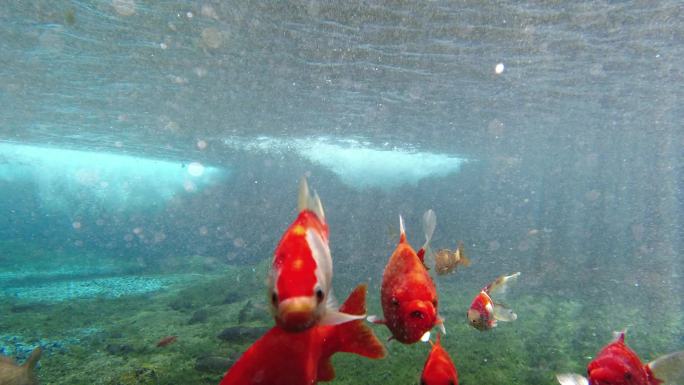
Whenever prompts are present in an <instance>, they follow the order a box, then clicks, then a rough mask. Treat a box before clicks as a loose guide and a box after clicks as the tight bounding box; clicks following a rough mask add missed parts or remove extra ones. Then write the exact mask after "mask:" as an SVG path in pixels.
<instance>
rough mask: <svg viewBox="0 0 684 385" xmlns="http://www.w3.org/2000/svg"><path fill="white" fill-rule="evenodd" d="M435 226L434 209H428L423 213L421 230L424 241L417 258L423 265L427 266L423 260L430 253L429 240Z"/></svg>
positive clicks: (435, 216)
mask: <svg viewBox="0 0 684 385" xmlns="http://www.w3.org/2000/svg"><path fill="white" fill-rule="evenodd" d="M436 226H437V215H435V212H434V210H432V209H430V210H428V211H426V212H425V213H424V214H423V232H424V233H425V243H424V244H423V247H421V248H420V250H418V253H416V254H417V255H418V258H420V260H421V261H422V262H423V265H425V267H426V268H427V264H426V262H425V256H426V255H428V256H430V255H431V253H432V252H431V250H430V241H431V240H432V234H434V232H435V227H436Z"/></svg>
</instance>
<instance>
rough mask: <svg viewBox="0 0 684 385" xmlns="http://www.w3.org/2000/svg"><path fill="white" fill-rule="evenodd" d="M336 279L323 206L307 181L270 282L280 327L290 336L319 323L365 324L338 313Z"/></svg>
mask: <svg viewBox="0 0 684 385" xmlns="http://www.w3.org/2000/svg"><path fill="white" fill-rule="evenodd" d="M332 276H333V271H332V257H331V255H330V247H329V246H328V224H327V223H326V221H325V213H324V212H323V205H322V204H321V200H320V198H319V197H318V195H317V194H316V193H315V192H314V193H313V195H312V194H310V193H309V187H308V185H307V183H306V179H305V178H302V180H301V182H300V185H299V215H298V216H297V219H295V221H294V222H293V223H292V224H291V225H290V227H288V229H287V230H286V231H285V233H284V234H283V237H282V238H281V240H280V243H279V244H278V246H277V247H276V250H275V253H274V255H273V264H272V268H271V272H270V275H269V279H268V287H269V292H270V296H271V310H272V312H273V314H274V316H275V320H276V323H277V324H278V325H279V326H280V327H282V328H283V329H284V330H287V331H301V330H304V329H307V328H310V327H312V326H313V325H315V324H317V323H321V324H322V325H334V324H339V323H344V322H349V321H353V320H356V319H359V318H363V317H364V316H361V315H356V316H352V315H349V314H344V313H341V312H338V311H337V310H336V304H335V300H334V297H333V295H332V292H331V284H332Z"/></svg>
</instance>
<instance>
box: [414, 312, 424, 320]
mask: <svg viewBox="0 0 684 385" xmlns="http://www.w3.org/2000/svg"><path fill="white" fill-rule="evenodd" d="M411 317H413V318H419V319H423V318H425V315H424V314H423V312H421V311H418V310H414V311H412V312H411Z"/></svg>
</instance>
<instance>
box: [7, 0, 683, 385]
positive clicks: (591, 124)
mask: <svg viewBox="0 0 684 385" xmlns="http://www.w3.org/2000/svg"><path fill="white" fill-rule="evenodd" d="M683 18H684V16H683V14H682V6H681V4H679V3H678V2H675V1H666V2H659V3H657V4H651V3H638V2H600V3H597V2H579V3H564V2H532V3H527V4H518V3H515V2H484V3H483V2H458V3H455V2H442V1H430V2H391V3H384V4H383V3H372V2H363V3H357V4H332V3H325V2H318V1H302V2H296V1H292V2H272V3H248V2H239V1H238V2H213V1H206V2H194V1H188V2H178V1H164V2H148V1H141V0H111V1H30V2H8V3H7V4H2V5H0V24H1V25H2V26H3V28H0V78H2V79H3V80H2V82H0V188H1V191H2V193H1V195H0V210H1V211H0V212H1V213H2V215H0V315H1V316H0V353H1V354H3V355H6V356H10V357H12V358H14V359H17V360H18V361H19V362H21V361H23V360H24V359H25V358H26V357H27V356H28V354H29V353H30V351H31V350H32V349H33V348H34V347H36V346H42V347H43V350H44V353H43V356H42V358H41V361H40V362H41V364H40V367H39V368H38V369H37V371H36V372H37V374H38V376H39V379H40V383H41V384H107V385H109V384H112V385H113V384H136V383H139V384H148V383H149V384H177V383H184V384H218V382H219V381H220V379H221V378H222V375H223V373H224V372H225V368H226V367H227V366H229V364H230V362H228V363H221V362H219V361H220V360H226V359H228V358H230V359H233V360H234V359H235V358H236V357H237V356H239V354H240V353H241V352H243V351H244V350H245V349H246V348H247V347H248V346H249V345H250V343H251V342H252V341H253V338H252V339H250V338H244V339H237V340H236V339H231V338H232V337H230V338H228V337H226V338H228V339H227V340H226V339H221V338H218V337H217V336H218V335H219V334H221V333H222V331H224V329H226V328H229V327H234V326H243V327H254V328H264V327H270V326H271V325H272V319H271V317H270V316H269V313H268V298H267V295H266V294H265V283H264V281H265V278H266V274H267V269H268V262H269V261H270V258H271V256H272V253H273V250H274V249H275V246H276V244H277V242H278V240H279V239H280V237H281V235H282V233H283V231H284V230H285V229H286V227H287V226H288V225H289V224H290V223H291V222H292V221H293V220H294V218H295V216H296V206H297V187H298V181H299V178H300V177H301V176H302V175H308V177H309V183H310V185H311V187H313V188H315V189H316V190H317V191H318V193H319V195H320V196H321V199H322V201H323V205H324V206H325V210H326V217H327V219H328V221H329V225H330V231H331V233H330V247H331V251H332V255H333V260H334V274H335V278H334V284H333V286H334V288H335V292H336V293H337V296H338V297H339V298H344V297H346V295H347V293H349V292H350V290H351V289H352V288H353V287H354V286H356V284H358V283H361V282H365V283H368V284H369V298H368V302H369V303H368V306H369V313H372V314H379V312H381V310H380V296H379V286H380V280H381V277H382V271H383V268H384V265H385V264H386V262H387V260H388V258H389V256H390V254H391V253H392V251H393V249H394V247H395V245H396V242H397V237H398V216H399V214H401V215H402V216H403V217H404V219H405V220H406V225H407V233H408V238H409V241H410V242H411V243H412V244H413V245H414V246H416V247H418V246H419V245H420V244H422V242H423V234H422V229H421V225H420V218H421V217H422V213H423V212H424V211H425V210H427V209H429V208H432V209H434V210H435V212H436V214H437V230H436V232H435V237H434V238H433V247H434V248H436V249H440V248H455V247H456V244H457V242H458V241H459V240H461V241H463V242H464V244H465V249H466V252H467V254H468V256H469V257H470V258H471V260H472V266H470V267H467V268H459V269H458V271H457V273H456V274H454V275H449V276H443V277H442V276H440V277H436V278H435V281H436V283H437V286H438V290H439V295H440V298H441V300H440V303H441V305H440V306H441V312H442V313H443V315H444V317H445V318H446V326H447V332H448V334H447V336H446V337H445V338H444V340H443V343H444V345H445V347H446V348H447V350H448V351H449V353H450V354H451V355H452V357H453V359H454V361H455V363H456V366H457V368H458V370H459V375H460V379H461V383H462V384H472V383H476V382H477V383H487V384H518V383H520V384H522V383H525V384H553V383H555V380H554V377H553V374H554V373H556V372H568V371H574V372H580V373H583V372H584V370H585V369H584V368H585V366H586V364H587V363H588V362H589V360H590V359H591V358H592V357H594V356H595V354H596V352H598V350H599V349H600V348H601V347H602V346H603V345H605V344H606V343H607V342H608V341H610V339H611V332H612V331H613V330H622V329H624V328H627V329H628V334H627V342H628V344H629V345H630V346H631V347H633V348H634V349H635V350H636V352H637V353H639V355H640V356H641V357H642V359H643V360H644V361H649V360H651V359H654V358H656V357H657V356H659V355H662V354H664V353H667V352H672V351H677V350H682V349H684V329H683V327H682V325H684V319H683V318H684V316H683V314H684V303H683V302H682V296H681V293H682V291H683V290H684V280H683V279H682V266H683V262H682V254H681V251H682V246H683V244H684V243H683V241H684V235H683V234H684V231H683V230H682V226H683V223H682V222H683V218H684V204H683V203H682V202H684V195H683V193H682V185H683V181H684V171H683V170H684V169H683V165H682V162H683V160H684V156H683V155H684V153H683V152H682V148H684V129H682V127H681V121H682V118H683V117H684V110H683V109H682V104H681V102H680V100H681V99H682V97H683V96H684V95H682V93H683V91H682V87H681V83H682V79H683V73H682V68H681V63H680V61H681V58H682V57H684V27H683V26H684V20H683ZM515 271H520V272H521V273H522V274H521V277H520V279H519V281H518V282H516V284H515V286H513V287H512V288H511V289H510V290H509V293H508V295H507V297H506V303H507V304H508V305H510V306H511V307H512V308H513V309H514V310H515V311H516V313H517V314H518V317H519V318H518V320H516V321H515V322H512V323H507V324H503V323H502V324H501V325H499V326H498V327H497V328H496V329H494V330H492V331H490V332H487V333H480V332H478V331H477V330H475V329H473V328H471V327H469V326H468V325H467V323H466V319H465V312H466V309H467V307H468V305H469V304H470V301H471V300H472V298H473V297H474V296H475V294H476V293H477V292H478V291H479V289H480V288H481V287H482V286H484V285H485V284H487V283H488V282H490V281H491V280H492V279H494V278H495V277H496V276H498V275H501V274H509V273H512V272H515ZM259 330H261V329H257V330H256V331H254V333H257V334H256V335H258V332H259ZM373 330H374V331H375V333H376V334H377V335H378V337H379V338H380V339H382V340H384V339H386V338H387V337H388V336H389V334H388V333H387V330H386V329H384V328H381V327H375V326H374V327H373ZM170 335H175V336H178V338H177V340H176V342H174V343H172V344H171V345H169V346H167V347H165V348H157V347H156V344H157V342H158V341H159V340H160V339H161V338H163V337H166V336H170ZM388 350H389V355H388V357H387V358H385V359H383V360H379V361H370V360H365V359H362V358H358V357H356V356H348V355H342V354H340V355H337V356H335V360H334V363H335V367H336V370H337V379H336V380H335V381H333V383H337V384H346V383H355V384H356V383H368V384H374V383H388V382H390V383H407V384H408V383H417V382H418V378H419V374H420V370H421V369H422V363H423V362H424V360H425V357H426V355H427V352H428V348H427V347H426V346H425V345H422V344H419V345H411V346H404V345H401V344H395V343H392V344H390V345H388ZM207 357H209V358H207ZM217 362H218V363H217ZM212 365H213V366H212Z"/></svg>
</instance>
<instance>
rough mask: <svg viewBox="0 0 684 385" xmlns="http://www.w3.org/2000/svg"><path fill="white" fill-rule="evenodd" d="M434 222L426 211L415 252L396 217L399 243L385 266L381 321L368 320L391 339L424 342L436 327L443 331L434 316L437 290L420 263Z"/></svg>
mask: <svg viewBox="0 0 684 385" xmlns="http://www.w3.org/2000/svg"><path fill="white" fill-rule="evenodd" d="M436 223H437V218H436V216H435V213H434V211H432V210H428V211H427V212H426V213H425V214H424V215H423V229H424V230H425V244H424V245H423V247H422V248H421V249H420V250H418V253H416V252H415V251H414V250H413V248H412V247H411V245H409V243H408V242H407V241H406V231H405V230H404V220H403V219H402V218H401V216H400V217H399V228H400V236H399V244H398V245H397V248H396V249H395V250H394V253H393V254H392V256H391V257H390V259H389V262H388V263H387V266H385V271H384V273H383V276H382V287H381V289H380V299H381V302H382V311H383V314H384V316H385V319H384V320H383V319H377V318H376V317H375V316H371V317H369V321H371V322H374V323H378V324H384V325H386V326H387V328H388V329H389V330H390V331H391V332H392V337H391V338H393V339H396V340H397V341H399V342H402V343H405V344H412V343H415V342H418V340H421V339H423V340H424V341H427V339H429V337H430V334H429V332H430V330H431V329H432V328H433V327H435V326H436V325H440V326H441V327H442V330H444V323H443V319H442V317H440V316H439V314H438V308H437V306H438V303H437V301H438V298H437V289H436V287H435V283H434V282H433V280H432V278H431V277H430V274H428V271H427V268H426V267H425V261H424V258H425V253H426V250H427V249H428V247H429V244H430V239H431V238H432V233H433V232H434V231H435V225H436ZM443 332H444V331H443Z"/></svg>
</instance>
